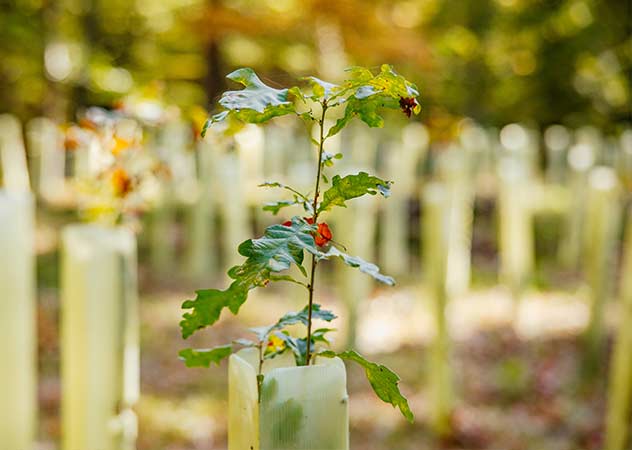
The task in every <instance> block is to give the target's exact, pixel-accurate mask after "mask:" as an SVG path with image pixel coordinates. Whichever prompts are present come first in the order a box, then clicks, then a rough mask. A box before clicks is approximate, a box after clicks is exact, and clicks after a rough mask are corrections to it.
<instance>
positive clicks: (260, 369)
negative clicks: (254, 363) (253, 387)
mask: <svg viewBox="0 0 632 450" xmlns="http://www.w3.org/2000/svg"><path fill="white" fill-rule="evenodd" d="M263 346H264V342H263V341H259V345H258V346H257V347H258V350H259V367H258V369H257V402H258V403H261V386H262V385H263Z"/></svg>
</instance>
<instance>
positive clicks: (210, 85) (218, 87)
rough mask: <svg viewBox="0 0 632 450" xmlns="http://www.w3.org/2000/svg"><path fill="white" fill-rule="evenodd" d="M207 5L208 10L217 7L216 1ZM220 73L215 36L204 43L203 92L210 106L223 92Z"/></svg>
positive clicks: (219, 57)
mask: <svg viewBox="0 0 632 450" xmlns="http://www.w3.org/2000/svg"><path fill="white" fill-rule="evenodd" d="M208 5H209V10H213V9H214V8H215V7H217V1H216V0H209V1H208ZM222 72H223V68H222V57H221V54H220V49H219V37H218V36H217V35H215V36H213V37H211V38H210V39H209V40H208V41H207V43H206V77H205V79H204V90H205V92H206V98H207V100H208V102H209V103H210V104H211V105H212V104H213V102H214V100H215V98H216V97H217V96H218V95H219V94H220V92H222V90H223V87H224V74H223V73H222Z"/></svg>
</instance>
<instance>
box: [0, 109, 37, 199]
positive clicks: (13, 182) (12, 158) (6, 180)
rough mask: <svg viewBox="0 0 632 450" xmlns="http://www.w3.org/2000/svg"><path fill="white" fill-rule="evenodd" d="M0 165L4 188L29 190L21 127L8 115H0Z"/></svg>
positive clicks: (16, 120) (18, 122)
mask: <svg viewBox="0 0 632 450" xmlns="http://www.w3.org/2000/svg"><path fill="white" fill-rule="evenodd" d="M0 165H1V166H2V184H3V185H4V187H5V188H7V189H11V190H16V191H28V190H29V189H30V182H29V171H28V166H27V164H26V152H25V150H24V139H23V138H22V126H21V125H20V121H19V120H18V119H16V118H15V117H13V116H12V115H10V114H1V115H0Z"/></svg>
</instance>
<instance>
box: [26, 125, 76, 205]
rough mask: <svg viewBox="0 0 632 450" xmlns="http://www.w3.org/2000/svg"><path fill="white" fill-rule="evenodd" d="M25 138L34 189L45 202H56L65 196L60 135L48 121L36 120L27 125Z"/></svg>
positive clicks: (63, 154)
mask: <svg viewBox="0 0 632 450" xmlns="http://www.w3.org/2000/svg"><path fill="white" fill-rule="evenodd" d="M26 136H27V142H28V151H29V159H30V161H31V164H32V165H31V175H33V176H34V178H35V180H34V182H33V186H34V189H35V190H36V191H37V194H38V195H39V196H41V197H42V198H43V199H44V200H45V201H47V202H56V201H58V200H59V199H61V198H63V196H64V194H65V192H66V191H65V187H66V185H65V183H66V180H65V166H66V155H65V152H64V148H63V137H62V134H61V133H60V132H59V130H58V128H57V125H55V123H54V122H53V121H52V120H50V119H47V118H45V117H38V118H36V119H33V120H31V121H30V122H29V123H28V124H27V135H26Z"/></svg>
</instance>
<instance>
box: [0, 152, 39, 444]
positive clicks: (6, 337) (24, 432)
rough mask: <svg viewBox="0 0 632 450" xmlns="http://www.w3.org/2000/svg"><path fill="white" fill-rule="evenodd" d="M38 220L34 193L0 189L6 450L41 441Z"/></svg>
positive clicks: (0, 436)
mask: <svg viewBox="0 0 632 450" xmlns="http://www.w3.org/2000/svg"><path fill="white" fill-rule="evenodd" d="M18 150H19V149H18ZM5 151H6V150H5ZM5 161H6V160H4V161H3V163H4V162H5ZM6 169H7V167H6V165H4V164H3V172H4V173H5V174H6V173H7V172H6ZM34 222H35V202H34V199H33V196H32V195H31V194H30V193H29V192H28V191H21V189H15V188H13V189H9V188H8V187H7V188H5V189H0V355H2V359H3V363H2V364H0V399H1V400H0V443H1V446H2V448H6V449H25V450H30V449H32V448H33V445H34V441H35V437H36V421H37V381H36V377H37V362H36V359H37V342H36V341H37V339H36V303H35V223H34Z"/></svg>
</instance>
